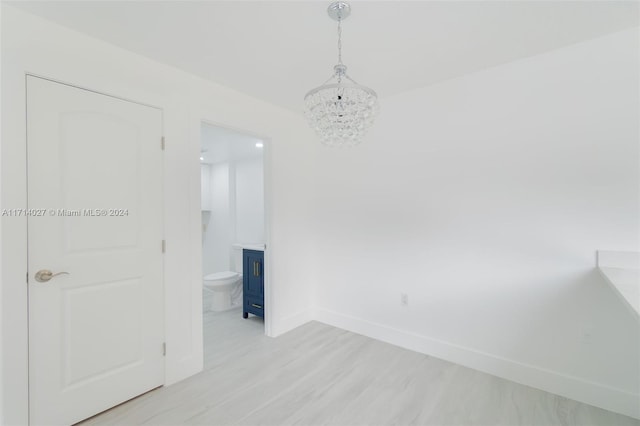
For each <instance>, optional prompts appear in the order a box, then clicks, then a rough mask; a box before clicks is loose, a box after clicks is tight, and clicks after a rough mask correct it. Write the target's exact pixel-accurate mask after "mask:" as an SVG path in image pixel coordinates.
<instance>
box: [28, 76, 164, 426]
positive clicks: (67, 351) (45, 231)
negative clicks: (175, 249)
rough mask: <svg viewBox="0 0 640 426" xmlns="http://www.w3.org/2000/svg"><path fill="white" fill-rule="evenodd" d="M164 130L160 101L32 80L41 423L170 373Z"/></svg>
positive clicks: (72, 415)
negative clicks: (43, 275) (48, 274)
mask: <svg viewBox="0 0 640 426" xmlns="http://www.w3.org/2000/svg"><path fill="white" fill-rule="evenodd" d="M161 131H162V112H161V111H160V110H158V109H155V108H151V107H147V106H143V105H139V104H136V103H133V102H128V101H124V100H121V99H117V98H113V97H110V96H106V95H101V94H98V93H95V92H91V91H87V90H82V89H78V88H75V87H71V86H67V85H63V84H59V83H54V82H51V81H48V80H45V79H41V78H36V77H31V76H30V77H28V78H27V148H28V152H27V158H28V203H29V205H28V207H29V209H38V211H40V209H42V210H41V211H43V212H44V215H32V216H29V217H28V234H29V237H28V238H29V244H28V260H29V404H30V407H29V410H30V420H31V423H32V424H38V425H40V424H71V423H75V422H77V421H80V420H82V419H84V418H87V417H90V416H92V415H94V414H96V413H98V412H100V411H103V410H105V409H108V408H110V407H112V406H114V405H117V404H119V403H121V402H123V401H126V400H128V399H130V398H132V397H134V396H137V395H139V394H141V393H144V392H146V391H148V390H150V389H153V388H155V387H157V386H161V385H162V384H163V382H164V357H163V350H162V348H163V341H164V313H163V304H164V303H163V282H162V280H163V278H162V253H161V241H162V151H161V149H160V140H161ZM32 211H36V210H32ZM40 270H50V271H52V272H53V273H57V272H68V275H67V274H64V275H58V276H54V277H53V278H51V279H50V280H49V281H47V282H38V281H37V280H36V278H35V276H36V273H37V272H38V271H40Z"/></svg>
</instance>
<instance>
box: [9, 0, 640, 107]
mask: <svg viewBox="0 0 640 426" xmlns="http://www.w3.org/2000/svg"><path fill="white" fill-rule="evenodd" d="M10 3H11V4H12V5H15V6H16V7H19V8H21V9H24V10H27V11H30V12H32V13H34V14H37V15H40V16H42V17H45V18H47V19H50V20H53V21H56V22H58V23H60V24H62V25H65V26H68V27H71V28H74V29H76V30H78V31H81V32H84V33H87V34H89V35H92V36H94V37H96V38H99V39H103V40H106V41H108V42H110V43H113V44H115V45H117V46H120V47H123V48H125V49H128V50H131V51H134V52H137V53H139V54H142V55H145V56H148V57H150V58H153V59H155V60H158V61H161V62H164V63H168V64H171V65H173V66H175V67H178V68H181V69H183V70H185V71H188V72H190V73H193V74H196V75H199V76H201V77H204V78H206V79H210V80H212V81H215V82H217V83H220V84H223V85H225V86H228V87H231V88H234V89H236V90H238V91H241V92H244V93H247V94H249V95H252V96H255V97H257V98H261V99H263V100H266V101H268V102H271V103H274V104H277V105H280V106H283V107H286V108H289V109H292V110H295V111H301V110H302V98H303V96H304V94H305V93H306V92H307V91H308V90H309V89H311V88H313V87H315V86H318V85H320V84H321V83H322V82H324V81H325V80H326V79H327V78H329V76H330V75H331V72H332V68H333V65H334V64H335V63H336V26H335V25H336V23H335V22H334V21H332V20H330V19H329V18H328V16H327V15H326V8H327V6H328V4H329V3H330V2H329V1H315V0H298V1H238V0H235V1H124V2H120V1H27V2H10ZM351 4H352V8H353V12H352V15H351V17H349V18H348V19H347V20H346V21H345V22H344V24H343V59H344V62H345V64H346V65H347V66H348V67H349V74H350V75H351V77H352V78H354V79H355V80H356V81H358V82H359V83H361V84H364V85H366V86H369V87H371V88H373V89H374V90H376V91H377V92H378V93H379V95H380V96H381V97H384V96H389V95H393V94H396V93H399V92H402V91H405V90H409V89H413V88H417V87H423V86H426V85H429V84H432V83H434V82H437V81H441V80H444V79H449V78H453V77H456V76H460V75H463V74H467V73H470V72H473V71H477V70H480V69H484V68H487V67H491V66H495V65H498V64H501V63H505V62H509V61H513V60H516V59H518V58H523V57H527V56H531V55H535V54H538V53H541V52H545V51H548V50H552V49H556V48H558V47H562V46H566V45H569V44H572V43H576V42H579V41H582V40H586V39H590V38H594V37H598V36H601V35H604V34H607V33H611V32H615V31H618V30H621V29H625V28H629V27H632V26H638V25H639V18H638V3H637V2H635V1H623V2H616V1H602V2H597V1H565V2H556V1H519V0H511V1H364V0H363V1H357V0H356V1H352V2H351Z"/></svg>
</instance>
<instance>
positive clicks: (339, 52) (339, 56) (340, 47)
mask: <svg viewBox="0 0 640 426" xmlns="http://www.w3.org/2000/svg"><path fill="white" fill-rule="evenodd" d="M338 63H339V64H340V65H342V19H341V18H338Z"/></svg>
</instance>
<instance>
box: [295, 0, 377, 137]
mask: <svg viewBox="0 0 640 426" xmlns="http://www.w3.org/2000/svg"><path fill="white" fill-rule="evenodd" d="M327 12H328V13H329V16H330V17H331V18H332V19H334V20H336V21H338V65H336V66H335V67H333V72H334V73H333V75H332V76H331V77H330V78H329V79H328V80H327V81H325V82H324V84H323V85H322V86H320V87H316V88H315V89H313V90H311V91H309V92H308V93H307V94H306V95H305V97H304V103H305V106H306V111H305V112H306V116H307V119H308V120H309V124H310V125H311V127H312V128H313V129H314V130H315V131H316V132H317V133H318V135H319V136H320V137H321V138H322V143H324V144H325V145H329V146H354V145H357V144H359V143H360V142H361V140H362V137H363V136H364V134H365V133H366V131H367V130H368V129H369V127H371V125H372V124H373V121H374V119H375V117H376V115H377V114H378V109H379V107H378V95H376V92H374V91H373V90H371V89H369V88H368V87H365V86H361V85H359V84H358V83H356V82H355V81H353V79H351V77H349V76H348V75H347V67H346V66H345V65H344V64H343V63H342V21H343V20H344V19H346V18H347V17H348V16H349V14H350V13H351V6H349V4H348V3H347V2H345V1H336V2H334V3H331V5H330V6H329V8H328V9H327Z"/></svg>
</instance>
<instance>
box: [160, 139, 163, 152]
mask: <svg viewBox="0 0 640 426" xmlns="http://www.w3.org/2000/svg"><path fill="white" fill-rule="evenodd" d="M160 148H162V150H163V151H164V136H163V137H162V138H161V139H160Z"/></svg>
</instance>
